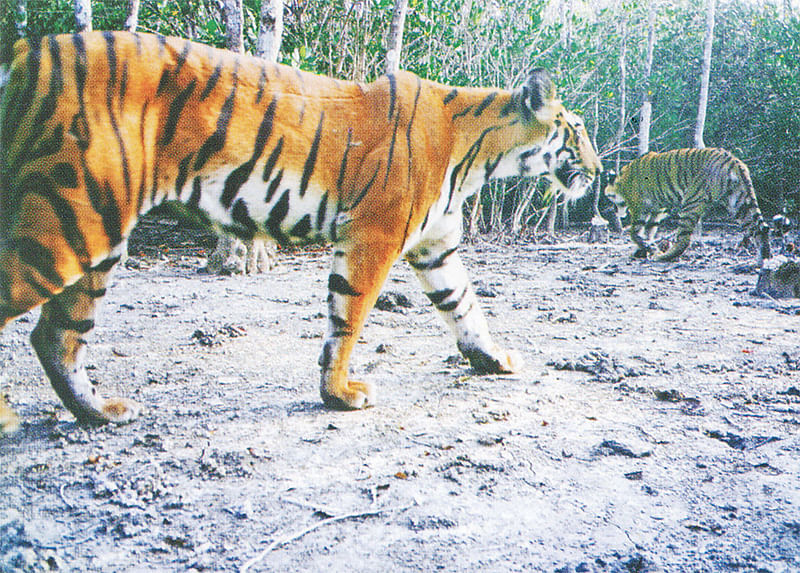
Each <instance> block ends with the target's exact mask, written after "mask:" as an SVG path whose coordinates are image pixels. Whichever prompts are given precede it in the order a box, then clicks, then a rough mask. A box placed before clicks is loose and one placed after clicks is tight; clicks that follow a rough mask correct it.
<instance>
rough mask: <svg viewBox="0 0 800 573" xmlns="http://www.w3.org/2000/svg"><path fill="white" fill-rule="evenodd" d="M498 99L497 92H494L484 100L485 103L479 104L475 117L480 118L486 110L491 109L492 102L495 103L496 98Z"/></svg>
mask: <svg viewBox="0 0 800 573" xmlns="http://www.w3.org/2000/svg"><path fill="white" fill-rule="evenodd" d="M496 97H497V92H492V93H490V94H489V95H488V96H486V97H485V98H484V99H483V101H482V102H481V103H479V104H478V107H476V108H475V112H474V115H475V117H478V116H479V115H481V114H482V113H483V112H484V111H485V110H486V108H487V107H489V106H490V105H491V104H492V102H493V101H494V98H496Z"/></svg>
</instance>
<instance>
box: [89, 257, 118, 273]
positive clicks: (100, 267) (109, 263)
mask: <svg viewBox="0 0 800 573" xmlns="http://www.w3.org/2000/svg"><path fill="white" fill-rule="evenodd" d="M119 260H120V257H119V256H116V257H108V258H107V259H104V260H102V261H100V262H99V263H97V264H96V265H95V266H93V267H92V268H91V269H90V270H92V271H97V272H99V273H107V272H108V271H110V270H111V269H113V268H114V265H116V264H117V263H118V262H119Z"/></svg>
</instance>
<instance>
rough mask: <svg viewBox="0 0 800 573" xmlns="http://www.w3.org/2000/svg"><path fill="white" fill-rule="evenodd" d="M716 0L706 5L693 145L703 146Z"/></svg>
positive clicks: (710, 0) (711, 0)
mask: <svg viewBox="0 0 800 573" xmlns="http://www.w3.org/2000/svg"><path fill="white" fill-rule="evenodd" d="M716 5H717V0H708V4H707V6H706V34H705V39H704V40H703V67H702V70H701V76H700V101H699V102H698V105H697V124H696V125H695V129H694V146H695V147H699V148H703V147H705V146H706V144H705V142H704V141H703V131H704V130H705V127H706V108H707V107H708V85H709V80H710V78H711V49H712V47H713V44H714V12H715V9H716Z"/></svg>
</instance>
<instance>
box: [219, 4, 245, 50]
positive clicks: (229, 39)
mask: <svg viewBox="0 0 800 573" xmlns="http://www.w3.org/2000/svg"><path fill="white" fill-rule="evenodd" d="M242 10H243V8H242V0H223V2H222V14H223V17H224V18H225V46H226V47H227V48H228V49H229V50H231V51H234V52H239V53H240V54H242V53H244V14H243V12H242Z"/></svg>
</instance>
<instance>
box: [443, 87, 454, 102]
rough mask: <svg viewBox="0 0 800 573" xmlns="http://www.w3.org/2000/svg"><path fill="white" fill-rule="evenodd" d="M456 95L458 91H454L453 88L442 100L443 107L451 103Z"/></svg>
mask: <svg viewBox="0 0 800 573" xmlns="http://www.w3.org/2000/svg"><path fill="white" fill-rule="evenodd" d="M457 95H458V90H457V89H455V88H453V89H452V90H451V91H450V93H449V94H447V95H446V96H444V99H443V100H442V101H443V102H444V105H447V104H449V103H450V102H451V101H453V100H454V99H455V98H456V96H457Z"/></svg>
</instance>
